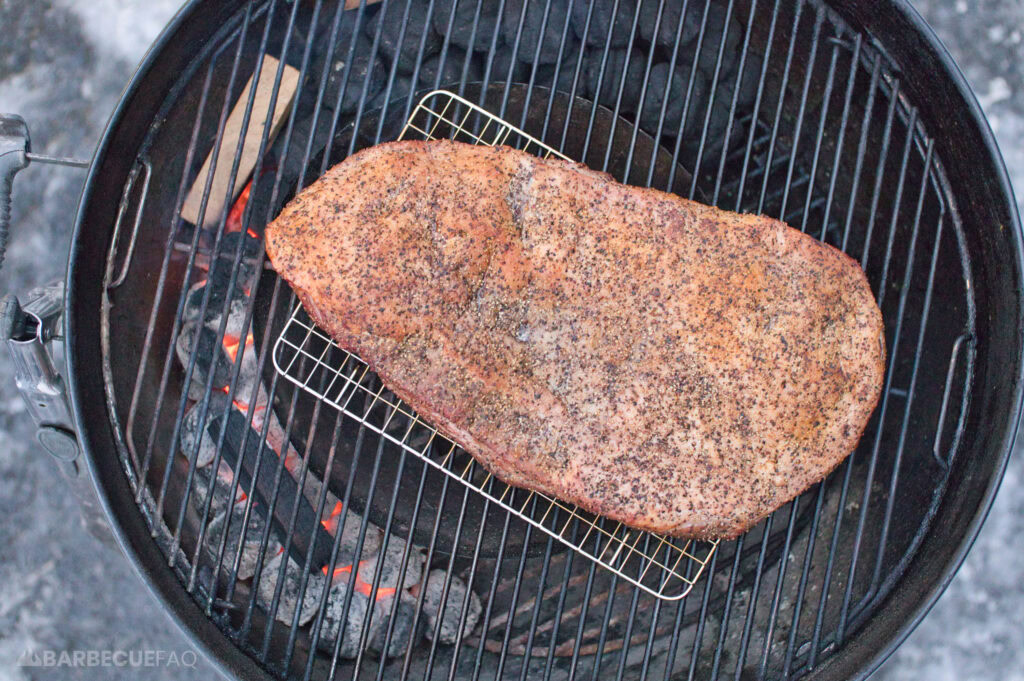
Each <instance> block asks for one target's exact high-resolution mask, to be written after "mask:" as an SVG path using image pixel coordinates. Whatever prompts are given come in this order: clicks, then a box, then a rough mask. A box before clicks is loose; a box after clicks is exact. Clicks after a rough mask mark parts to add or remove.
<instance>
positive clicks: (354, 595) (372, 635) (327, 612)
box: [317, 582, 384, 658]
mask: <svg viewBox="0 0 1024 681" xmlns="http://www.w3.org/2000/svg"><path fill="white" fill-rule="evenodd" d="M346 597H348V598H349V599H350V600H349V607H348V611H347V612H346V611H345V600H346ZM371 607H372V605H371V602H370V599H369V598H368V597H367V596H365V595H363V594H362V593H360V592H359V591H355V590H353V591H351V593H350V592H349V589H348V585H347V583H346V582H335V583H334V586H332V587H331V590H330V593H329V594H328V596H327V605H326V607H325V609H324V616H323V624H322V626H321V628H320V639H319V640H318V641H317V646H318V647H319V648H320V650H321V651H323V652H326V653H332V652H333V651H334V646H335V642H336V641H337V639H338V636H341V637H342V640H341V645H340V646H339V649H338V656H339V657H344V658H353V657H355V656H356V655H357V654H358V653H359V642H360V640H361V637H362V635H363V627H364V626H366V618H367V615H368V614H369V613H370V609H371ZM383 621H384V618H383V617H371V618H370V623H369V626H370V627H371V630H370V631H369V632H367V636H366V640H367V641H372V640H374V639H376V638H378V637H379V636H380V629H381V624H382V623H383ZM343 623H344V625H345V626H344V627H343V626H342V624H343Z"/></svg>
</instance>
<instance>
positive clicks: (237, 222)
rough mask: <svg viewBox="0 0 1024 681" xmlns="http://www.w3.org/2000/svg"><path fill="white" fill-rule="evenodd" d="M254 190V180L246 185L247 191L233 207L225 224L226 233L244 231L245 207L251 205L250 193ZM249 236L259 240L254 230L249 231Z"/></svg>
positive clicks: (244, 190)
mask: <svg viewBox="0 0 1024 681" xmlns="http://www.w3.org/2000/svg"><path fill="white" fill-rule="evenodd" d="M251 190H252V180H249V182H248V183H247V184H246V185H245V189H243V190H242V193H241V194H239V195H238V198H237V199H235V203H234V205H232V206H231V211H230V212H229V213H228V219H227V221H226V222H225V223H224V231H225V232H241V231H242V217H243V215H244V213H245V205H246V204H247V203H249V192H250V191H251ZM248 232H249V236H251V237H253V238H254V239H255V238H258V237H256V236H255V234H253V232H252V230H248Z"/></svg>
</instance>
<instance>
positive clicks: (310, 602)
mask: <svg viewBox="0 0 1024 681" xmlns="http://www.w3.org/2000/svg"><path fill="white" fill-rule="evenodd" d="M286 558H287V561H288V562H287V567H286V569H285V575H284V583H283V586H282V587H281V597H280V600H279V601H278V606H277V612H275V613H274V618H275V619H276V620H278V621H279V622H284V623H286V624H289V625H290V624H291V623H292V618H293V617H294V616H295V605H296V603H298V601H299V590H300V588H301V587H302V581H303V580H302V576H303V575H302V572H303V570H302V566H301V565H299V564H298V563H297V562H295V560H294V559H293V558H291V557H290V556H287V554H285V553H279V554H278V555H276V556H274V557H273V558H272V559H270V561H268V562H267V563H266V564H265V565H264V566H263V571H262V573H261V574H260V582H259V586H258V588H257V594H256V595H257V599H258V601H259V604H260V606H261V607H262V608H263V609H264V610H267V611H268V612H269V611H270V606H271V604H272V603H273V600H274V592H275V591H276V589H277V582H278V579H280V573H281V562H282V561H283V560H285V559H286ZM306 577H307V579H306V580H305V581H306V591H305V593H304V594H302V608H301V610H300V612H299V624H300V625H304V624H308V623H309V621H310V620H312V619H313V617H314V616H315V615H316V613H317V611H318V609H319V607H320V595H321V594H322V593H323V589H324V587H325V586H326V584H327V577H326V576H324V575H322V574H320V573H318V572H317V573H308V574H307V575H306Z"/></svg>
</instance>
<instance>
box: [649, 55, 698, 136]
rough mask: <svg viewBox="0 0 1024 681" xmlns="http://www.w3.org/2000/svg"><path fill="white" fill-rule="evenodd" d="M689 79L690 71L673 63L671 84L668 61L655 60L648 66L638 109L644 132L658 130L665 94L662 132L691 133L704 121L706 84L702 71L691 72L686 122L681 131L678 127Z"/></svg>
mask: <svg viewBox="0 0 1024 681" xmlns="http://www.w3.org/2000/svg"><path fill="white" fill-rule="evenodd" d="M688 80H689V74H688V73H685V74H684V73H680V70H679V67H676V69H675V72H674V73H673V74H672V82H671V84H670V83H669V65H668V64H657V65H656V66H655V67H654V68H652V69H651V78H650V81H649V82H648V85H647V96H646V97H645V98H644V104H643V108H642V110H641V111H640V125H641V126H642V127H643V128H644V129H645V130H646V131H647V132H649V133H651V134H652V135H653V134H656V133H657V131H658V120H659V118H660V116H661V105H662V102H663V101H664V100H665V98H666V97H667V98H668V106H667V107H666V108H665V122H664V125H663V127H662V130H661V132H662V134H663V135H668V136H670V137H675V136H677V135H680V134H682V135H683V136H684V137H685V136H687V135H690V134H692V133H693V132H694V131H695V130H697V129H698V125H699V124H700V123H703V121H704V118H703V117H704V113H705V111H706V106H707V84H706V83H705V81H704V76H703V75H702V74H701V72H700V71H697V72H696V73H695V74H694V76H693V90H692V92H691V93H690V107H689V109H688V110H687V113H686V124H685V125H684V126H683V129H682V130H681V131H680V129H679V128H680V123H681V121H682V118H683V107H684V105H685V104H686V87H687V82H688Z"/></svg>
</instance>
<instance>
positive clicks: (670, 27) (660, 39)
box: [637, 0, 705, 50]
mask: <svg viewBox="0 0 1024 681" xmlns="http://www.w3.org/2000/svg"><path fill="white" fill-rule="evenodd" d="M659 4H661V3H659V2H658V0H646V1H645V2H642V3H641V5H640V20H639V26H638V27H637V28H638V30H639V32H640V35H641V36H642V37H643V39H644V40H646V41H648V42H652V43H656V44H657V45H660V46H661V47H664V48H666V49H668V50H671V49H672V47H673V46H674V45H675V43H676V36H677V35H678V36H679V45H680V48H679V49H680V50H681V49H682V46H683V45H688V44H689V43H691V42H692V41H693V40H694V39H695V38H696V37H697V35H698V34H699V33H700V22H701V19H702V17H703V16H704V7H705V3H704V2H703V1H702V0H690V2H688V3H686V14H685V16H684V15H683V2H681V0H679V1H677V0H666V1H665V3H664V9H663V10H662V12H661V22H660V23H658V11H659ZM680 21H682V26H681V27H680ZM655 25H657V29H658V30H657V34H655V30H654V29H655Z"/></svg>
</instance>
